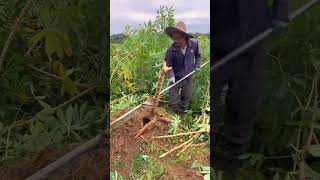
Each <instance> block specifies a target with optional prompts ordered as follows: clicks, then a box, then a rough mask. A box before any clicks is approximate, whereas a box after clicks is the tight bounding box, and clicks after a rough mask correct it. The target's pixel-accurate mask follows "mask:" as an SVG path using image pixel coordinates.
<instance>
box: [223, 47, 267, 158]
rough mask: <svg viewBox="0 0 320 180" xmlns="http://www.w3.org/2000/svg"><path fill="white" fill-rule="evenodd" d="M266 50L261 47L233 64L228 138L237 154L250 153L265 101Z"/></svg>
mask: <svg viewBox="0 0 320 180" xmlns="http://www.w3.org/2000/svg"><path fill="white" fill-rule="evenodd" d="M263 64H264V49H263V47H262V45H261V44H258V45H256V46H255V47H253V48H251V49H250V50H249V51H248V52H246V53H244V54H242V55H241V56H239V57H238V58H237V59H236V60H235V61H234V64H233V74H232V78H231V81H230V83H229V91H228V95H227V99H226V103H227V107H226V112H225V114H226V115H225V122H224V129H225V138H226V140H227V141H228V142H230V144H232V146H234V150H235V153H236V154H241V153H244V152H246V151H247V150H248V148H249V145H250V141H251V137H252V135H253V126H254V122H255V119H256V115H257V113H258V110H259V107H260V105H261V102H262V83H263Z"/></svg>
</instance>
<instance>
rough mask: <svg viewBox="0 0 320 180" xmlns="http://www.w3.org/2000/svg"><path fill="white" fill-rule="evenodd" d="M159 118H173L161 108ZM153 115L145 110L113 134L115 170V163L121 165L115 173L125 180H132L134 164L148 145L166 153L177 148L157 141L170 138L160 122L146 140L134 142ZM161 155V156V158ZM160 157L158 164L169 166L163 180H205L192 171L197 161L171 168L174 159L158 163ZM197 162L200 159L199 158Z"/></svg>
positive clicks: (147, 108) (112, 145) (112, 132)
mask: <svg viewBox="0 0 320 180" xmlns="http://www.w3.org/2000/svg"><path fill="white" fill-rule="evenodd" d="M156 111H157V114H158V115H159V117H165V118H168V119H171V117H170V115H169V114H168V113H166V111H165V110H164V109H162V108H157V110H156ZM150 115H151V108H150V107H142V108H140V109H138V110H137V111H135V112H134V113H132V114H131V115H129V116H128V117H127V119H126V120H125V123H123V124H122V125H121V126H119V127H118V128H116V129H113V130H112V131H111V133H110V154H111V156H110V157H111V159H110V160H111V162H110V164H111V166H113V165H112V163H114V162H113V161H117V164H118V165H117V167H115V166H114V167H111V171H114V170H116V171H117V172H118V173H119V174H120V175H122V176H123V177H124V179H130V173H131V172H132V161H133V158H134V156H135V155H136V154H140V153H141V148H142V147H143V146H144V147H145V145H149V144H155V145H156V146H158V147H160V148H161V149H162V150H164V152H165V151H168V150H169V149H171V148H173V146H175V145H174V144H171V143H169V141H168V139H153V138H152V137H154V136H160V135H164V134H166V131H167V125H168V124H166V123H162V122H159V123H158V124H157V125H156V126H155V127H154V128H153V129H152V130H149V131H147V132H145V133H144V134H143V135H142V138H134V136H135V135H136V133H137V132H138V130H140V129H141V128H142V127H143V125H144V124H145V123H146V122H145V121H146V119H148V118H146V117H149V116H150ZM158 155H159V154H158ZM158 155H157V154H156V155H155V157H156V159H157V161H159V162H160V163H162V164H165V167H166V172H165V173H164V174H163V176H162V177H161V178H163V179H195V180H196V179H203V176H202V175H201V174H200V173H199V172H198V171H196V170H192V169H190V167H191V164H192V162H193V160H191V161H190V162H185V163H183V164H181V163H179V164H175V165H173V166H171V165H168V163H167V161H170V158H168V159H167V158H164V159H161V160H160V159H158ZM195 159H197V158H195Z"/></svg>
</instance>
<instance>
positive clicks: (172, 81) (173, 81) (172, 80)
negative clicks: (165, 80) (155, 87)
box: [169, 77, 176, 86]
mask: <svg viewBox="0 0 320 180" xmlns="http://www.w3.org/2000/svg"><path fill="white" fill-rule="evenodd" d="M174 83H176V78H175V77H171V78H170V79H169V86H170V85H171V84H174Z"/></svg>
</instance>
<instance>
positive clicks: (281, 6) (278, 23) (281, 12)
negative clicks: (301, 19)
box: [272, 0, 290, 28]
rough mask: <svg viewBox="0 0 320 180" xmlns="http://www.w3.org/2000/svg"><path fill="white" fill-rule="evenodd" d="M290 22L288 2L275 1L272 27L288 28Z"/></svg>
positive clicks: (284, 0)
mask: <svg viewBox="0 0 320 180" xmlns="http://www.w3.org/2000/svg"><path fill="white" fill-rule="evenodd" d="M289 22H290V17H289V3H288V0H274V2H273V6H272V26H273V27H281V28H283V27H286V26H287V25H288V23H289Z"/></svg>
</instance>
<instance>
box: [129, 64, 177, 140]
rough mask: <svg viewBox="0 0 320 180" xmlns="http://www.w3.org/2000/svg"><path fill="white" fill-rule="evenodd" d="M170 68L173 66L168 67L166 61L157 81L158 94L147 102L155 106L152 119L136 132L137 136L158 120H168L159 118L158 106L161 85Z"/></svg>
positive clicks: (150, 127)
mask: <svg viewBox="0 0 320 180" xmlns="http://www.w3.org/2000/svg"><path fill="white" fill-rule="evenodd" d="M170 69H171V67H168V66H167V65H166V63H165V62H164V63H163V66H162V70H161V74H160V77H159V79H158V82H157V89H156V94H155V96H154V98H151V99H150V100H149V101H148V102H146V104H147V105H150V106H153V107H152V110H151V115H150V121H149V122H148V123H147V124H146V125H144V127H143V128H142V129H140V130H139V131H138V133H137V134H136V136H135V138H137V137H139V136H140V135H141V134H143V133H144V132H145V131H146V130H150V129H152V128H153V127H154V126H155V124H156V122H157V121H158V120H160V119H161V120H162V122H163V121H167V119H165V118H158V113H157V111H156V107H157V106H158V102H159V99H160V91H161V87H162V84H163V81H164V77H165V75H166V73H167V72H168V71H169V70H170Z"/></svg>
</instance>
